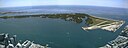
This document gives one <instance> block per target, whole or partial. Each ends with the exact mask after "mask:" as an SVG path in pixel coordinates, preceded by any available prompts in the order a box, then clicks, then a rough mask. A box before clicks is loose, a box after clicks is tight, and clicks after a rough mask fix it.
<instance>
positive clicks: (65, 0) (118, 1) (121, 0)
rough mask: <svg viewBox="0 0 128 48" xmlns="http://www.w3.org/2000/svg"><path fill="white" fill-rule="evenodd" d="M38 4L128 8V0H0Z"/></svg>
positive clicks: (2, 1)
mask: <svg viewBox="0 0 128 48" xmlns="http://www.w3.org/2000/svg"><path fill="white" fill-rule="evenodd" d="M38 5H89V6H105V7H117V8H128V0H0V7H20V6H38Z"/></svg>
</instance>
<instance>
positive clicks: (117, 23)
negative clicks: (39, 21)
mask: <svg viewBox="0 0 128 48" xmlns="http://www.w3.org/2000/svg"><path fill="white" fill-rule="evenodd" d="M27 17H41V18H54V19H63V20H65V21H73V22H75V23H82V22H83V21H84V20H85V24H87V25H88V26H84V27H82V29H83V30H93V29H98V28H100V29H103V30H108V31H113V32H115V31H116V30H117V29H119V28H120V27H121V26H122V25H123V24H124V23H125V21H122V20H113V19H105V18H101V17H96V16H93V15H89V14H85V13H58V14H34V15H17V16H0V18H2V19H8V18H27ZM85 18H86V19H85Z"/></svg>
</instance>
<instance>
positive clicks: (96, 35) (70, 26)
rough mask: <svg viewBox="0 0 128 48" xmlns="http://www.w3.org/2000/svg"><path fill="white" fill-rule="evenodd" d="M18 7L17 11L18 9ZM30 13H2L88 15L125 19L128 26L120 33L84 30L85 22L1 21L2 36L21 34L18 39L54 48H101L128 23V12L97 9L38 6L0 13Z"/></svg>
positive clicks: (106, 8) (59, 20) (88, 7)
mask: <svg viewBox="0 0 128 48" xmlns="http://www.w3.org/2000/svg"><path fill="white" fill-rule="evenodd" d="M15 8H17V9H15ZM16 11H17V12H18V11H21V12H29V13H23V14H4V15H3V14H0V16H7V15H10V16H15V15H24V14H42V13H43V14H44V13H87V14H91V15H95V16H98V17H104V18H110V19H116V20H124V21H126V23H125V24H124V25H123V26H122V27H121V28H120V29H119V30H117V31H116V32H110V31H106V30H101V29H96V30H91V31H84V30H82V28H81V27H82V26H85V22H84V21H83V22H82V23H75V22H72V21H65V20H62V19H51V18H41V17H29V18H10V19H0V33H9V34H12V35H14V34H15V35H17V37H18V40H23V41H24V40H26V39H27V40H31V41H34V42H35V43H39V44H49V46H51V47H52V48H98V47H100V46H103V45H105V44H106V43H107V42H109V41H111V40H113V39H115V38H116V37H117V36H118V34H119V33H120V32H121V31H122V29H123V28H124V27H125V25H126V24H128V14H127V13H128V9H123V8H111V7H96V6H34V7H14V8H0V12H16Z"/></svg>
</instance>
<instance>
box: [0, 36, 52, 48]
mask: <svg viewBox="0 0 128 48" xmlns="http://www.w3.org/2000/svg"><path fill="white" fill-rule="evenodd" d="M16 42H17V41H16V35H14V36H13V37H10V36H9V35H8V34H4V33H2V34H0V48H50V47H48V45H46V46H42V45H39V44H35V43H33V42H31V41H29V40H26V41H25V42H23V43H21V42H18V43H16Z"/></svg>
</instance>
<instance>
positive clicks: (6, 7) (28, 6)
mask: <svg viewBox="0 0 128 48" xmlns="http://www.w3.org/2000/svg"><path fill="white" fill-rule="evenodd" d="M31 6H96V5H28V6H11V7H6V6H5V7H0V8H15V7H31ZM97 7H110V6H97ZM110 8H123V7H110ZM123 9H128V8H126V7H125V8H123Z"/></svg>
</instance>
